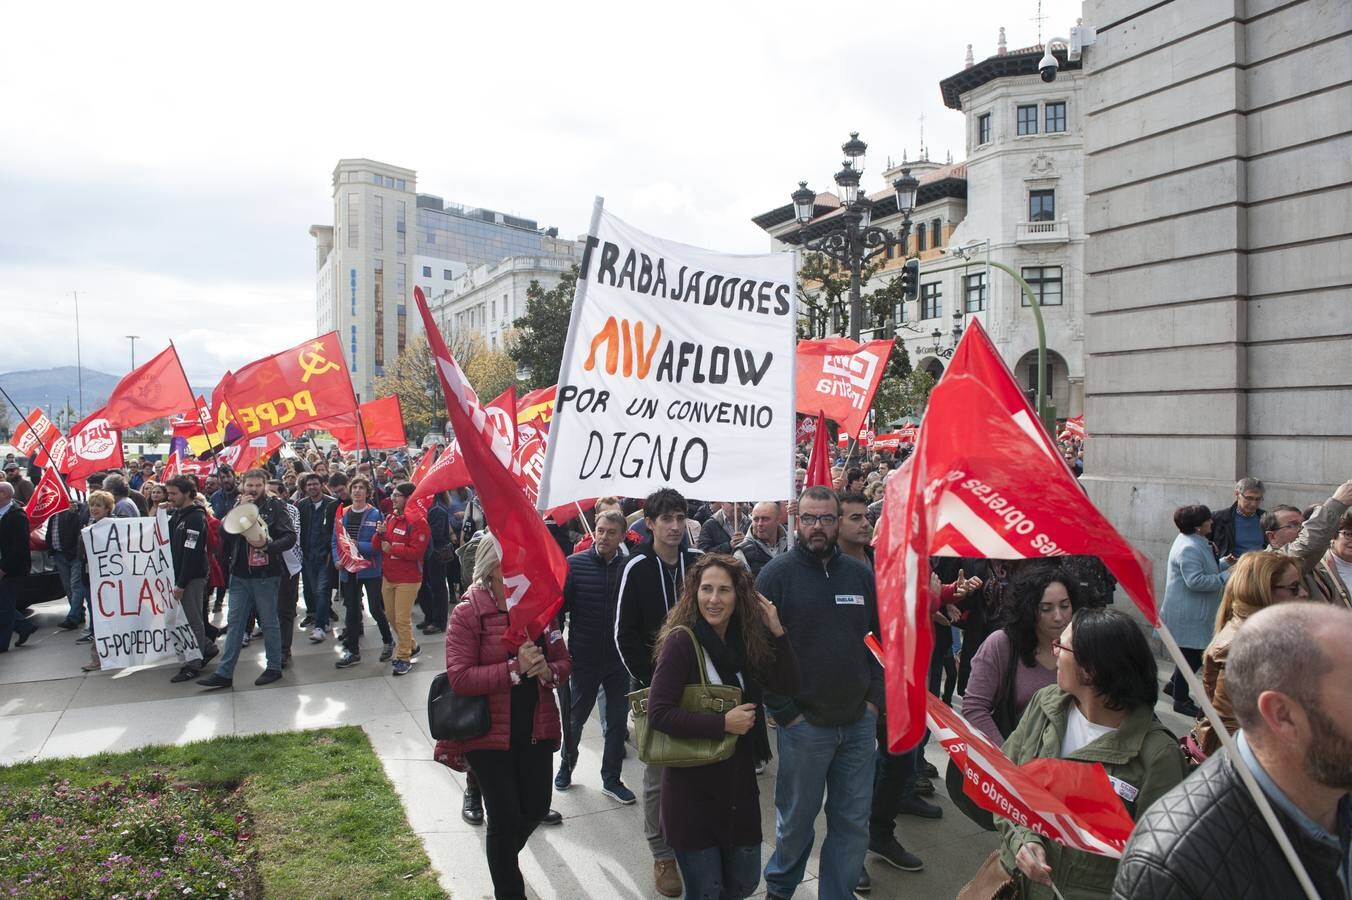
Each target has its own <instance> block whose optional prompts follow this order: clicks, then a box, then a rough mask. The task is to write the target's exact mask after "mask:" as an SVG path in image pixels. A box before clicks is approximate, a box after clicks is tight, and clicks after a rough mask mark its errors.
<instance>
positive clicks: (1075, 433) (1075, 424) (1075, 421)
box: [1057, 415, 1087, 441]
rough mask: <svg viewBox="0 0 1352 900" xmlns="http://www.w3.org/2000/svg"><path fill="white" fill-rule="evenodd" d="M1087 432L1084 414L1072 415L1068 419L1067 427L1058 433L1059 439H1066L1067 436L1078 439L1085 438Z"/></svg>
mask: <svg viewBox="0 0 1352 900" xmlns="http://www.w3.org/2000/svg"><path fill="white" fill-rule="evenodd" d="M1086 434H1087V432H1086V431H1085V430H1084V416H1083V415H1079V416H1071V417H1070V418H1069V419H1066V427H1065V428H1063V429H1062V430H1061V433H1060V434H1059V435H1057V440H1061V441H1064V440H1066V439H1067V438H1074V439H1075V440H1077V441H1082V440H1084V439H1085V436H1086Z"/></svg>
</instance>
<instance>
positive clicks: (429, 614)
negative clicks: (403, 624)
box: [418, 553, 451, 629]
mask: <svg viewBox="0 0 1352 900" xmlns="http://www.w3.org/2000/svg"><path fill="white" fill-rule="evenodd" d="M450 602H451V595H450V591H449V590H448V589H447V587H446V564H445V563H444V562H442V561H441V560H439V559H437V557H436V554H435V553H430V554H428V555H427V556H426V557H424V558H423V580H422V587H420V588H419V589H418V605H419V606H421V607H422V612H423V625H434V626H436V627H437V628H443V629H444V628H445V627H446V616H447V614H448V613H449V611H450Z"/></svg>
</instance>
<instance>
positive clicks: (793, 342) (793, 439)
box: [785, 247, 812, 547]
mask: <svg viewBox="0 0 1352 900" xmlns="http://www.w3.org/2000/svg"><path fill="white" fill-rule="evenodd" d="M789 252H790V253H792V254H793V280H794V282H795V284H794V287H797V281H798V267H799V265H800V264H801V262H802V257H801V255H800V254H799V252H798V248H797V247H795V248H794V249H792V250H790V251H789ZM789 295H790V296H791V297H793V307H792V310H793V327H792V328H790V329H789V359H791V360H793V365H794V371H795V373H796V372H797V367H798V306H799V303H800V302H801V300H800V298H799V296H798V291H796V290H793V291H789ZM808 336H809V337H811V336H812V335H811V332H809V333H808ZM789 396H790V399H791V401H792V404H791V408H792V409H794V410H797V409H798V379H797V377H794V378H793V379H791V380H790V382H789ZM789 418H790V419H791V420H796V419H797V418H798V417H797V416H796V415H795V416H790V417H789ZM797 481H798V423H797V421H791V423H790V428H789V491H788V496H789V502H790V503H792V504H794V508H795V509H796V508H797V503H798V497H797V496H796V495H795V494H794V491H795V490H796V489H797V487H798V484H797ZM788 525H789V533H788V535H787V536H786V537H787V538H788V540H787V541H786V542H785V546H786V547H792V546H793V545H794V544H795V543H797V541H798V514H797V513H794V514H793V515H791V516H789V518H788Z"/></svg>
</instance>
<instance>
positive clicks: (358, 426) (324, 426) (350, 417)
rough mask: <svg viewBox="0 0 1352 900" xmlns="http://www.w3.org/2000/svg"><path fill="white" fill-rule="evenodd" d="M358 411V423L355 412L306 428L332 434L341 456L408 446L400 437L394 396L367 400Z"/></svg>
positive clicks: (401, 416) (400, 419)
mask: <svg viewBox="0 0 1352 900" xmlns="http://www.w3.org/2000/svg"><path fill="white" fill-rule="evenodd" d="M358 409H359V410H360V411H361V421H360V422H358V421H357V413H355V412H350V413H343V414H342V415H341V416H334V417H333V418H331V419H319V420H318V421H315V422H311V423H310V424H309V426H308V427H310V428H313V429H315V430H317V431H327V432H328V433H329V434H331V435H333V437H334V439H335V440H337V441H338V449H339V450H342V451H343V452H344V453H351V452H352V451H354V450H364V449H366V448H367V447H370V448H371V449H374V450H389V449H392V448H394V447H405V446H407V445H408V438H407V437H405V435H404V413H403V410H402V409H400V407H399V396H398V395H397V394H391V395H390V396H388V397H381V398H380V399H379V400H370V401H367V402H366V403H363V404H362V405H361V406H359V407H358ZM363 429H364V431H363ZM293 433H294V432H293Z"/></svg>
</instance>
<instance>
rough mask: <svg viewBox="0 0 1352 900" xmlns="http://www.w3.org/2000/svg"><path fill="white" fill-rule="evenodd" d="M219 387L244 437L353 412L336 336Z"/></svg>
mask: <svg viewBox="0 0 1352 900" xmlns="http://www.w3.org/2000/svg"><path fill="white" fill-rule="evenodd" d="M221 384H222V387H223V388H224V394H225V399H226V403H227V404H229V406H230V412H231V414H232V417H233V418H234V420H235V424H236V425H238V426H239V428H240V430H241V431H242V432H243V433H244V436H245V437H257V436H259V435H261V434H268V433H270V432H273V431H279V430H281V429H283V428H292V429H295V428H300V427H302V426H305V425H308V424H309V423H311V422H314V421H315V420H317V419H328V418H331V417H333V416H337V415H341V414H342V413H350V412H355V411H356V409H357V395H356V394H355V393H353V391H352V378H351V376H350V375H348V372H347V366H345V365H344V364H343V348H342V346H341V345H340V344H339V343H338V333H337V332H336V331H330V332H329V333H328V334H325V335H321V336H319V337H317V338H315V339H314V340H312V341H306V342H305V343H304V344H300V345H299V346H296V347H292V348H291V349H290V350H283V351H282V352H281V353H275V354H273V355H272V356H268V357H265V358H263V359H260V360H256V361H255V362H251V363H249V364H248V365H247V366H245V367H244V368H242V369H240V370H239V371H237V372H235V373H234V374H229V373H227V374H226V376H225V378H224V379H222V381H221Z"/></svg>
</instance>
